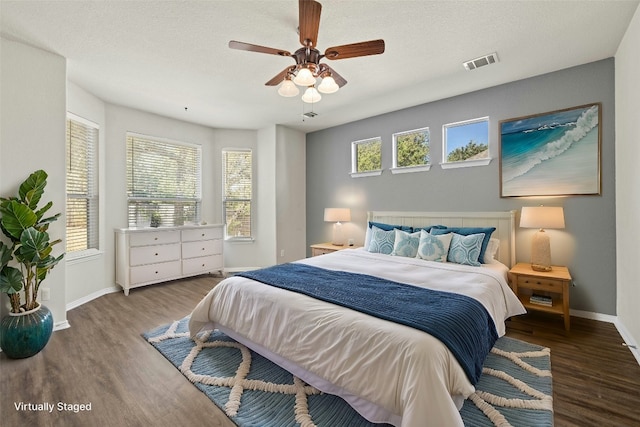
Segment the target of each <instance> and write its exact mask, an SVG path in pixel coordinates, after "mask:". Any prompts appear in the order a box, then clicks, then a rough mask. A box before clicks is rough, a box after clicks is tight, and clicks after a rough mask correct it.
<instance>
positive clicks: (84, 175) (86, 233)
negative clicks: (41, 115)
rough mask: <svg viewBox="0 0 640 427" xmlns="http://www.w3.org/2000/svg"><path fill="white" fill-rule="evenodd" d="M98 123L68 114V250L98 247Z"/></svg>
mask: <svg viewBox="0 0 640 427" xmlns="http://www.w3.org/2000/svg"><path fill="white" fill-rule="evenodd" d="M98 132H99V127H98V125H97V124H95V123H92V122H90V121H88V120H85V119H83V118H81V117H78V116H75V115H73V114H70V113H69V114H68V118H67V143H66V159H67V161H66V192H67V214H66V217H67V226H66V251H67V252H68V253H76V254H80V253H81V252H83V251H88V250H91V249H99V248H98V246H99V241H98V240H99V235H98V226H99V224H98Z"/></svg>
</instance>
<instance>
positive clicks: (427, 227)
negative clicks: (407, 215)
mask: <svg viewBox="0 0 640 427" xmlns="http://www.w3.org/2000/svg"><path fill="white" fill-rule="evenodd" d="M434 228H439V229H443V230H444V229H446V228H447V227H446V226H444V225H427V226H426V227H413V231H414V233H415V232H416V231H420V230H424V231H426V232H427V233H428V232H430V231H431V230H432V229H434Z"/></svg>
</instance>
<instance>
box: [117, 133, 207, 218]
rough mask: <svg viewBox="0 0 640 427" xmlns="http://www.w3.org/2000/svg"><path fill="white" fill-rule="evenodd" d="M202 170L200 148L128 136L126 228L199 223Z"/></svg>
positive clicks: (152, 138)
mask: <svg viewBox="0 0 640 427" xmlns="http://www.w3.org/2000/svg"><path fill="white" fill-rule="evenodd" d="M201 168H202V148H201V147H200V146H199V145H195V144H187V143H182V142H176V141H169V140H165V139H160V138H154V137H148V136H144V135H138V134H133V133H128V134H127V200H128V221H129V226H130V227H145V226H149V225H153V226H175V225H183V224H185V223H197V222H199V221H200V205H201V203H202V189H201V177H202V171H201Z"/></svg>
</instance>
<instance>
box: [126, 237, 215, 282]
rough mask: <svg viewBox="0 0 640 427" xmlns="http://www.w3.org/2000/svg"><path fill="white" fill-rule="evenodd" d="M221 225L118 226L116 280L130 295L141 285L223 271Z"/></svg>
mask: <svg viewBox="0 0 640 427" xmlns="http://www.w3.org/2000/svg"><path fill="white" fill-rule="evenodd" d="M222 227H223V226H222V225H221V224H215V225H194V226H184V227H162V228H118V229H116V230H115V234H116V283H117V284H118V285H120V286H122V289H124V294H125V295H129V289H131V288H137V287H138V286H145V285H150V284H153V283H159V282H165V281H168V280H174V279H180V278H183V277H188V276H196V275H198V274H205V273H211V272H214V271H217V272H222V271H223V269H224V264H223V257H222V247H223V244H222V242H223V228H222Z"/></svg>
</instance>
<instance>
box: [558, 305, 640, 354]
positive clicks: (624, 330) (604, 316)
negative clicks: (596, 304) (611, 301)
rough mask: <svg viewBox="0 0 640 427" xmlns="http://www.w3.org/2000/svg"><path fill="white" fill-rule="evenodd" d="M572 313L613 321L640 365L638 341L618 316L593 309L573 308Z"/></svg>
mask: <svg viewBox="0 0 640 427" xmlns="http://www.w3.org/2000/svg"><path fill="white" fill-rule="evenodd" d="M571 315H572V316H576V317H582V318H585V319H592V320H599V321H601V322H607V323H613V325H614V326H615V327H616V329H617V330H618V333H619V334H620V336H621V337H622V339H623V340H624V344H623V345H624V346H626V347H627V348H628V349H629V350H630V351H631V354H632V355H633V357H635V358H636V361H637V362H638V364H639V365H640V349H639V348H638V343H636V342H635V340H634V339H633V336H632V335H631V334H630V333H629V331H628V330H627V328H626V327H625V326H624V324H623V323H622V322H621V321H620V319H619V318H618V316H611V315H610V314H602V313H593V312H591V311H581V310H571Z"/></svg>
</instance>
